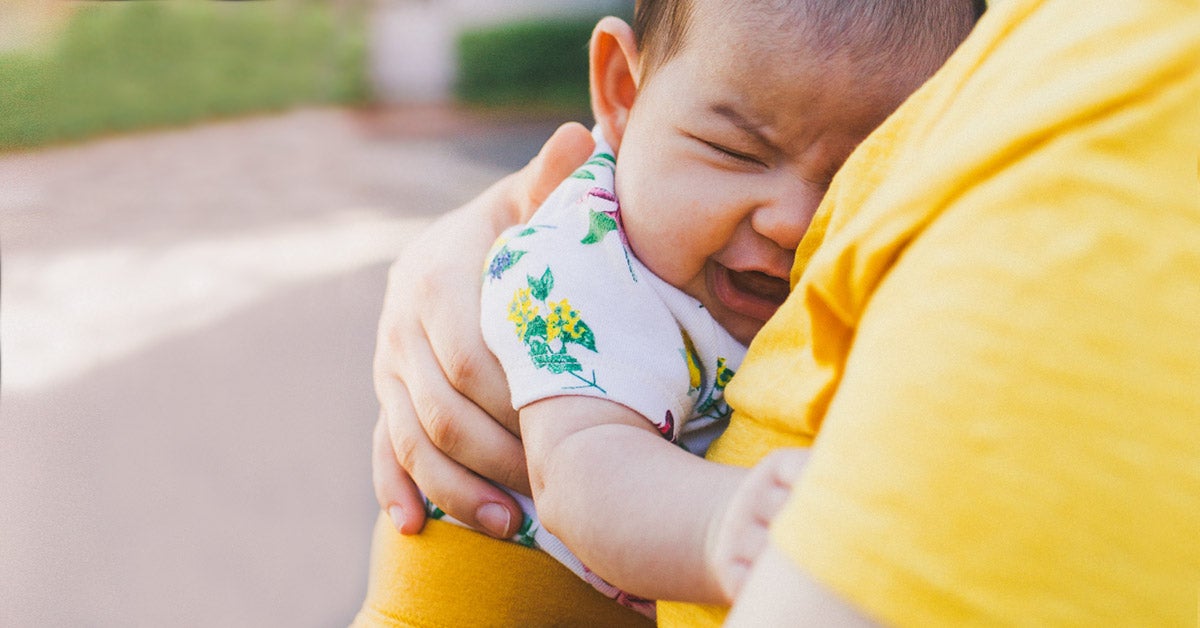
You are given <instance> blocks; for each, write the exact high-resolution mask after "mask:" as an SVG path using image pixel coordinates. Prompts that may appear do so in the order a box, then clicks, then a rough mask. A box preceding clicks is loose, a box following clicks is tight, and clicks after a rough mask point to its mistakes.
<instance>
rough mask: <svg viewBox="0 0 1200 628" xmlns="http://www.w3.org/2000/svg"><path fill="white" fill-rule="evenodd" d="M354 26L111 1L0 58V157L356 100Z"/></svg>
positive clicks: (348, 19) (311, 11) (308, 12)
mask: <svg viewBox="0 0 1200 628" xmlns="http://www.w3.org/2000/svg"><path fill="white" fill-rule="evenodd" d="M364 57H365V41H364V29H363V27H362V20H361V18H360V17H359V16H342V17H338V16H337V15H335V14H334V13H333V12H332V11H331V10H330V9H329V8H327V7H324V6H321V5H317V4H311V3H282V2H249V3H241V2H239V3H225V2H182V1H180V2H170V3H167V2H119V3H117V2H114V3H108V2H105V3H93V4H88V5H85V6H83V7H81V8H80V9H79V11H78V12H77V13H76V14H75V15H74V16H73V17H72V18H71V20H70V22H69V23H68V24H67V26H66V28H65V30H64V31H63V32H62V34H61V36H60V37H58V38H57V39H56V40H55V42H54V43H53V44H52V45H51V46H49V47H48V48H46V49H44V50H40V51H31V52H20V53H5V54H0V149H12V148H21V147H29V146H36V145H40V144H45V143H49V142H58V141H66V140H77V139H81V138H85V137H89V136H92V135H96V134H101V133H107V132H113V131H128V130H132V129H139V128H145V127H156V126H167V125H176V124H183V123H187V122H192V121H195V120H200V119H206V118H213V117H223V116H230V115H235V114H243V113H251V112H260V111H272V110H279V109H283V108H286V107H289V106H292V105H296V104H302V103H335V102H357V101H362V100H364V99H365V98H366V96H367V91H368V89H367V80H366V76H365V59H364Z"/></svg>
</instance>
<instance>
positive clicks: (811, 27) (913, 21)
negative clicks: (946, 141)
mask: <svg viewBox="0 0 1200 628" xmlns="http://www.w3.org/2000/svg"><path fill="white" fill-rule="evenodd" d="M696 2H697V0H637V3H636V5H635V8H634V17H633V32H634V35H635V37H636V38H637V42H638V50H639V51H640V52H641V55H642V68H641V73H642V76H643V77H645V76H646V75H647V74H649V73H650V72H651V71H652V70H653V69H654V68H656V67H659V66H661V65H662V64H664V63H666V62H667V61H668V60H670V59H671V57H673V56H674V55H675V54H677V53H678V52H679V50H680V49H682V47H683V46H684V45H685V42H686V40H687V34H688V26H689V24H690V23H691V18H692V13H693V11H694V9H695V5H696ZM756 2H757V4H758V5H760V6H761V8H762V9H763V10H764V11H768V12H774V13H779V14H780V18H781V19H780V20H779V23H780V24H782V25H784V26H785V27H787V28H791V29H795V31H796V33H797V35H798V36H801V37H805V38H810V40H811V42H812V43H811V44H810V46H811V49H812V50H814V51H818V52H820V53H821V54H823V55H827V57H829V58H832V57H833V56H835V55H837V54H839V53H846V52H848V53H849V54H850V55H851V57H852V58H853V59H854V60H855V61H856V62H866V63H869V64H871V63H872V62H873V63H874V64H878V66H879V67H878V68H877V69H878V70H879V71H886V66H888V65H891V66H893V67H895V66H897V65H899V66H901V67H913V68H916V69H919V70H924V71H927V73H928V74H932V73H933V71H934V70H936V69H937V68H938V67H940V66H941V64H942V63H943V62H944V61H945V59H946V57H948V56H949V55H950V53H951V52H952V51H953V50H954V49H955V48H957V47H958V44H959V43H960V42H962V40H963V39H964V38H966V36H967V34H968V33H970V31H971V28H972V27H973V26H974V25H975V22H976V21H978V20H979V18H980V16H982V15H983V12H984V10H985V9H986V8H987V3H986V1H985V0H756ZM868 51H869V54H866V53H867V52H868Z"/></svg>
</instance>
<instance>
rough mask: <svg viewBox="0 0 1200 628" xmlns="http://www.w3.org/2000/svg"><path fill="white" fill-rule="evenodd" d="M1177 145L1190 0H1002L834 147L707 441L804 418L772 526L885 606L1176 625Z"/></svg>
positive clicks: (1180, 351)
mask: <svg viewBox="0 0 1200 628" xmlns="http://www.w3.org/2000/svg"><path fill="white" fill-rule="evenodd" d="M1198 168H1200V3H1197V2H1195V1H1194V0H1192V1H1185V0H1175V1H1168V0H1139V1H1137V2H1082V1H1078V0H1006V1H1005V2H1002V3H998V4H996V5H995V6H993V7H992V8H991V9H990V10H989V13H988V14H987V15H986V16H985V17H984V18H983V20H982V21H981V22H980V24H979V26H978V27H977V28H976V31H975V32H974V33H973V34H972V35H971V37H970V38H969V39H968V40H967V42H966V43H965V44H964V45H963V47H962V48H961V49H960V50H959V51H958V52H956V53H955V55H954V56H953V57H952V58H951V60H950V61H949V63H948V64H947V65H946V66H945V67H944V68H943V69H942V70H941V71H940V72H939V73H938V74H937V75H936V76H935V77H934V78H933V79H931V81H930V82H929V83H927V84H926V85H925V86H924V87H923V88H922V89H921V90H920V91H918V92H917V94H915V95H914V97H913V98H911V99H910V100H909V101H908V102H907V103H905V104H904V105H903V106H902V107H901V108H900V110H898V111H897V112H896V114H895V115H894V116H892V117H891V118H889V120H888V121H887V122H885V124H884V125H883V126H882V127H881V128H880V129H879V130H877V131H876V133H874V134H872V136H871V137H870V138H868V139H867V141H866V142H864V144H863V145H862V146H860V148H859V150H858V151H856V152H855V154H854V155H853V156H852V157H851V159H850V161H849V162H848V163H847V164H846V166H845V167H844V168H843V169H842V171H841V172H840V173H839V175H838V177H837V180H836V181H835V182H834V187H833V189H831V191H830V193H829V195H828V197H827V198H826V201H825V203H824V205H822V207H821V209H820V210H819V212H818V215H817V217H816V219H815V220H814V225H813V227H812V229H811V230H810V232H809V234H808V235H807V236H806V238H805V241H804V243H803V244H802V245H801V250H800V251H799V253H798V255H797V265H796V270H795V272H794V275H793V282H794V291H793V294H792V295H791V297H790V298H789V300H788V302H787V303H786V304H785V305H784V307H783V308H782V309H781V310H780V312H779V314H778V315H777V316H776V317H775V318H774V319H772V320H771V321H770V322H769V323H768V325H767V327H765V328H764V329H763V331H762V332H761V333H760V335H759V337H758V338H757V339H756V340H755V342H754V344H753V345H752V346H751V350H750V353H749V355H748V356H747V358H746V361H745V363H744V364H743V366H742V368H741V370H740V371H739V373H738V376H737V377H736V378H734V381H733V383H732V384H731V386H730V388H729V390H728V399H729V401H730V403H731V404H732V405H734V407H736V408H737V409H738V414H736V415H735V416H734V420H733V423H732V425H731V426H730V428H729V431H728V432H727V433H726V434H725V436H723V437H722V439H720V440H719V441H718V442H717V444H716V445H715V446H714V449H713V450H712V451H711V452H710V458H712V459H714V460H718V461H722V462H730V463H736V464H752V463H753V462H755V461H756V460H757V459H758V458H759V457H761V456H762V455H763V454H764V453H765V452H767V451H769V450H770V449H772V448H775V447H778V446H785V445H793V446H802V445H806V444H808V443H809V442H810V441H811V439H812V438H813V437H816V438H817V440H816V443H815V446H814V450H813V457H812V459H811V462H810V465H809V468H808V470H807V472H806V475H805V476H804V477H803V479H802V481H801V482H800V483H799V485H798V486H797V488H796V490H795V492H794V494H793V498H792V500H791V501H790V503H789V504H788V506H787V508H786V509H785V511H784V512H783V513H782V514H781V515H780V517H779V518H778V519H777V520H776V522H775V525H774V528H773V541H774V542H775V543H776V544H777V545H779V546H780V547H781V548H783V549H784V551H785V553H786V554H788V555H789V556H790V557H791V558H793V559H794V560H795V561H796V562H797V563H798V565H799V566H800V567H801V568H803V569H804V570H805V571H807V572H808V573H809V574H811V575H812V576H813V577H814V578H816V579H817V580H818V581H820V582H822V583H823V584H824V585H825V586H827V587H828V588H830V589H831V590H832V591H834V592H835V593H836V594H837V595H838V596H839V597H841V598H843V599H845V600H847V601H848V602H850V603H851V604H853V605H854V606H856V607H858V608H859V609H861V610H862V611H863V612H864V613H866V614H867V615H868V616H871V617H873V618H875V619H877V620H880V621H882V622H883V623H886V624H893V625H918V626H935V625H947V626H959V625H973V624H998V625H1037V626H1042V625H1089V626H1092V625H1155V626H1163V625H1179V626H1194V625H1196V622H1197V621H1198V616H1197V609H1198V603H1200V176H1198ZM818 245H820V246H819V247H818ZM818 432H819V436H817V434H818ZM719 617H720V611H719V610H718V609H699V608H697V607H689V606H686V605H675V604H662V605H660V624H662V625H698V624H704V623H709V622H711V621H712V620H714V619H718V618H719Z"/></svg>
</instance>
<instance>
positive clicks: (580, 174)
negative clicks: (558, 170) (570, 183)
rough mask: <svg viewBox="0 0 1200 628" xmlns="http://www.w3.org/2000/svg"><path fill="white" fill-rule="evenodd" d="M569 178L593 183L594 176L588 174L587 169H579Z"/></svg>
mask: <svg viewBox="0 0 1200 628" xmlns="http://www.w3.org/2000/svg"><path fill="white" fill-rule="evenodd" d="M571 178H572V179H584V180H587V181H595V180H596V175H594V174H592V173H591V172H589V171H588V169H587V168H580V169H579V170H576V171H575V174H573V175H571Z"/></svg>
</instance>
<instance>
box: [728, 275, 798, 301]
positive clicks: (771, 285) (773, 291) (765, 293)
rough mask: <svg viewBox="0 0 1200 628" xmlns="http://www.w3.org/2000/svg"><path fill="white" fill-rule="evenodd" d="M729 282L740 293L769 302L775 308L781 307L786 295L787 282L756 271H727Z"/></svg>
mask: <svg viewBox="0 0 1200 628" xmlns="http://www.w3.org/2000/svg"><path fill="white" fill-rule="evenodd" d="M729 280H730V282H731V283H733V286H734V287H735V288H737V289H738V290H741V291H742V292H746V293H748V294H751V295H754V296H756V297H758V298H760V299H763V300H764V301H771V302H772V303H774V304H775V307H779V306H780V305H783V302H784V301H785V300H786V299H787V295H788V282H786V281H784V280H783V279H780V278H779V277H772V276H771V275H768V274H766V273H760V272H758V271H757V270H748V271H742V272H739V271H736V270H731V271H729Z"/></svg>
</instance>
